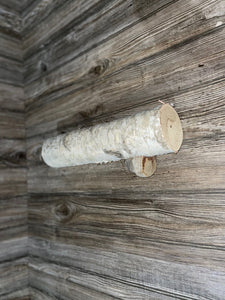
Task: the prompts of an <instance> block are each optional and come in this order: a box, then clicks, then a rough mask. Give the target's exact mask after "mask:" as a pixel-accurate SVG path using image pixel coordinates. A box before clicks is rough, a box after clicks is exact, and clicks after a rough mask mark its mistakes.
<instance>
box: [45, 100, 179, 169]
mask: <svg viewBox="0 0 225 300" xmlns="http://www.w3.org/2000/svg"><path fill="white" fill-rule="evenodd" d="M182 141H183V131H182V127H181V122H180V119H179V116H178V114H177V112H176V111H175V110H174V109H173V108H172V107H171V106H170V105H169V104H164V105H162V106H161V107H160V108H157V109H154V110H150V111H144V112H140V113H137V114H135V115H132V116H130V117H127V118H124V119H119V120H115V121H112V122H110V123H104V124H100V125H96V126H93V127H90V128H85V129H80V130H75V131H72V132H70V133H67V134H62V135H59V136H57V137H53V138H49V139H47V140H46V141H45V142H44V144H43V146H42V157H43V159H44V161H45V163H46V164H47V165H49V166H50V167H54V168H60V167H69V166H77V165H83V164H89V163H103V162H111V161H117V160H120V159H128V158H132V157H137V156H147V157H152V156H155V155H161V154H166V153H171V152H175V153H176V152H177V151H178V150H179V149H180V147H181V144H182Z"/></svg>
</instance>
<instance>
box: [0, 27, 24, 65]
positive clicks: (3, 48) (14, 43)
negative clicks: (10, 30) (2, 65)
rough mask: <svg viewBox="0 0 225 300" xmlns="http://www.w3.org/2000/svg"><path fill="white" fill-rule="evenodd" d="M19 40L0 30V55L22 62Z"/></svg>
mask: <svg viewBox="0 0 225 300" xmlns="http://www.w3.org/2000/svg"><path fill="white" fill-rule="evenodd" d="M21 46H22V45H21V41H20V39H18V38H13V37H11V36H9V35H8V34H4V33H2V32H0V56H3V57H6V58H9V59H10V58H11V59H13V60H15V61H20V62H22V48H21Z"/></svg>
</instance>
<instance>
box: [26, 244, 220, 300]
mask: <svg viewBox="0 0 225 300" xmlns="http://www.w3.org/2000/svg"><path fill="white" fill-rule="evenodd" d="M44 244H45V248H44V249H43V248H40V244H36V245H34V244H33V239H32V241H31V254H32V255H33V256H36V257H39V258H40V259H41V260H42V261H43V263H44V265H47V264H48V263H55V262H56V261H58V260H59V259H60V263H59V264H60V266H63V267H67V268H69V269H70V272H71V271H73V270H74V269H76V270H80V271H81V272H84V273H87V274H95V275H99V276H101V278H112V279H116V280H117V281H122V282H125V283H126V284H127V285H135V286H139V285H140V287H142V288H145V289H150V290H153V291H157V290H160V291H166V292H167V293H168V294H170V293H171V294H172V295H174V298H176V296H177V297H178V298H179V297H180V298H181V299H182V297H183V298H184V299H189V298H190V299H201V298H203V299H211V298H212V299H221V297H222V295H223V294H224V285H223V282H224V276H225V273H224V272H220V271H214V270H212V269H210V268H204V267H199V266H194V265H192V264H182V263H175V262H173V263H172V264H171V262H167V261H163V260H154V259H151V258H147V257H144V256H142V257H141V256H137V255H132V254H128V253H122V252H116V253H114V252H109V251H101V250H97V251H95V250H94V249H88V248H86V247H85V248H83V247H77V246H74V247H72V248H70V246H67V245H61V246H60V245H59V244H58V243H54V242H53V243H52V242H51V243H50V242H47V243H46V242H45V243H44ZM58 246H59V247H58ZM61 247H65V248H64V251H62V250H60V251H59V248H61ZM61 249H62V248H61ZM69 249H70V250H69ZM63 253H66V255H63ZM71 255H72V256H73V257H74V259H71ZM51 257H54V259H51ZM59 257H60V258H59ZM53 260H54V261H53ZM57 274H60V271H58V272H57ZM171 274H173V275H172V276H171ZM66 275H67V274H66ZM66 275H65V277H67V276H66ZM65 277H64V278H65ZM212 278H213V280H212ZM75 280H77V279H75ZM58 282H59V281H58ZM87 284H91V281H88V282H87Z"/></svg>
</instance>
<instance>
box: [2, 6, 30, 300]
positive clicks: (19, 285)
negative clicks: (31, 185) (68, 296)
mask: <svg viewBox="0 0 225 300" xmlns="http://www.w3.org/2000/svg"><path fill="white" fill-rule="evenodd" d="M16 2H17V1H15V4H16ZM18 2H19V1H18ZM11 4H12V3H11ZM11 4H10V3H9V1H1V5H0V299H1V300H11V299H17V300H19V299H21V300H22V299H28V294H29V293H28V269H27V197H26V194H27V188H26V146H25V111H24V92H23V58H22V42H21V38H20V26H21V19H20V16H19V13H18V11H17V7H16V5H14V8H13V6H12V5H11Z"/></svg>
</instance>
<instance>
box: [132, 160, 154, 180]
mask: <svg viewBox="0 0 225 300" xmlns="http://www.w3.org/2000/svg"><path fill="white" fill-rule="evenodd" d="M126 164H127V167H128V169H129V171H131V172H133V173H135V174H136V175H137V176H139V177H150V176H152V175H153V174H154V172H155V170H156V158H155V157H146V156H137V157H134V158H130V159H127V160H126Z"/></svg>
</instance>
